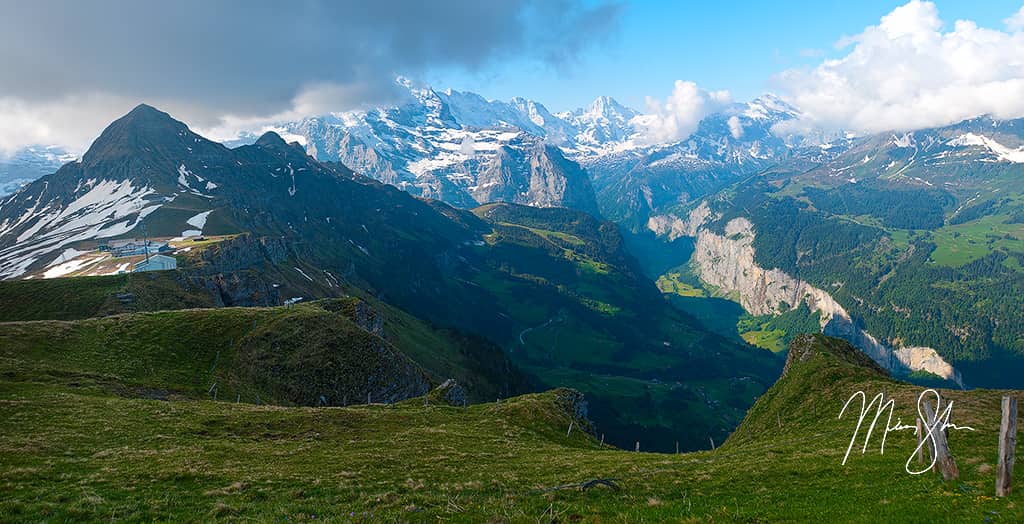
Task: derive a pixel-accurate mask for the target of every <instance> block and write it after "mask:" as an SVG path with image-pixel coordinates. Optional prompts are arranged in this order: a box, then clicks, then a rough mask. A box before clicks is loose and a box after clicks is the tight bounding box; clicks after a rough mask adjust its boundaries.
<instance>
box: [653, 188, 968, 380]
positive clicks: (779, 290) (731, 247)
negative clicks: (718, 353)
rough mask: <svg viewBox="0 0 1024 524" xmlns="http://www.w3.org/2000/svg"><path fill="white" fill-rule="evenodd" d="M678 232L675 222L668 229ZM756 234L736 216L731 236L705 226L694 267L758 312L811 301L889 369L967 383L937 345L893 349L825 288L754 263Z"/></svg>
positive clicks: (838, 332)
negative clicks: (866, 329)
mask: <svg viewBox="0 0 1024 524" xmlns="http://www.w3.org/2000/svg"><path fill="white" fill-rule="evenodd" d="M699 209H700V208H697V209H695V210H694V211H695V212H698V210H699ZM703 213H704V212H698V213H697V214H696V215H694V214H693V212H691V215H692V216H693V217H694V218H695V219H697V220H699V221H700V223H703V220H704V219H705V218H706V216H707V215H706V214H703ZM702 214H703V217H702V216H701V215H702ZM688 222H691V221H681V220H680V221H679V222H677V223H675V227H674V230H675V231H690V230H694V229H699V225H700V224H699V223H698V224H697V226H693V224H690V223H688ZM666 223H668V222H666ZM672 230H673V226H672V225H670V226H669V227H668V231H670V232H671V231H672ZM684 234H685V233H684ZM754 234H755V233H754V227H753V224H751V223H750V221H749V220H747V219H746V218H735V219H733V220H730V221H729V222H728V223H727V224H726V227H725V235H718V234H716V233H713V232H711V231H708V230H707V229H699V230H698V231H697V234H696V236H697V243H696V247H695V250H694V253H693V265H694V268H695V270H696V271H697V273H698V274H699V276H700V278H701V280H703V281H704V282H706V283H708V284H710V285H712V286H715V287H717V288H719V289H720V290H721V292H722V293H724V294H726V295H729V296H731V297H733V298H735V299H736V300H737V301H738V302H739V303H740V305H742V306H743V308H744V309H745V310H747V312H749V313H750V314H752V315H777V314H780V313H783V312H785V311H789V310H792V309H795V308H796V307H798V306H799V305H800V303H805V304H807V306H808V308H809V309H810V310H811V311H816V312H818V313H819V314H820V315H821V328H822V333H824V334H826V335H829V336H833V337H837V338H841V339H844V340H846V341H848V342H850V343H851V344H853V345H854V346H856V347H857V348H858V349H860V350H861V351H862V352H864V354H866V355H867V356H869V357H871V359H872V360H874V361H875V362H877V363H878V364H879V365H881V366H882V367H883V368H885V369H887V370H890V371H902V372H907V371H927V372H929V373H932V374H935V375H938V376H940V377H942V378H944V379H947V380H953V381H955V382H956V383H958V384H960V385H963V384H962V379H961V377H960V373H959V372H958V371H957V370H956V369H955V368H953V366H951V365H950V364H949V363H948V362H946V361H945V360H944V359H943V358H942V356H940V355H939V354H938V352H936V351H935V350H934V349H932V348H926V347H903V348H899V349H896V350H893V349H892V348H890V347H888V346H886V345H885V344H883V343H881V342H880V341H878V340H877V339H876V338H875V337H873V336H872V335H871V334H870V333H868V332H866V331H864V330H863V329H861V328H860V327H858V326H857V325H856V324H855V323H854V322H853V319H852V318H851V317H850V314H849V313H848V312H847V311H846V309H844V308H843V306H842V305H840V304H839V303H838V302H836V301H835V299H833V298H832V296H831V295H829V294H828V293H827V292H825V291H824V290H821V289H818V288H816V287H814V286H812V285H811V284H808V283H807V282H804V281H803V280H799V279H796V278H794V277H792V276H790V275H788V274H786V273H785V272H783V271H781V270H779V269H764V268H762V267H760V266H758V265H757V264H756V263H755V261H754V246H753V242H754Z"/></svg>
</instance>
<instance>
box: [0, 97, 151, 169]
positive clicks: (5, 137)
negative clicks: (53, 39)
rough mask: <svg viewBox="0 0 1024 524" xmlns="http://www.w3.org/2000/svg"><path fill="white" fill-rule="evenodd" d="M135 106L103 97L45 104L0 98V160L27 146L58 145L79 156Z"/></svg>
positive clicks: (71, 98)
mask: <svg viewBox="0 0 1024 524" xmlns="http://www.w3.org/2000/svg"><path fill="white" fill-rule="evenodd" d="M136 103H137V102H134V101H131V100H128V99H125V98H121V97H117V96H111V95H105V94H95V93H94V94H88V95H73V96H66V97H62V98H59V99H56V100H53V101H49V102H44V103H27V102H24V101H22V100H19V99H17V98H13V97H4V96H0V122H2V125H0V157H5V156H9V155H11V154H14V153H15V152H17V151H18V150H19V149H20V148H21V147H22V146H25V145H30V144H60V145H61V146H64V147H66V148H67V149H68V151H70V152H72V153H75V154H81V153H82V152H84V151H85V148H86V147H88V145H89V144H90V143H92V141H93V140H94V139H95V138H96V137H97V136H99V132H100V131H101V130H102V129H103V128H104V127H106V126H107V124H109V123H110V122H111V121H112V120H113V119H115V118H117V117H118V116H120V115H123V114H125V113H127V112H128V111H130V110H131V109H132V107H134V106H135V105H136Z"/></svg>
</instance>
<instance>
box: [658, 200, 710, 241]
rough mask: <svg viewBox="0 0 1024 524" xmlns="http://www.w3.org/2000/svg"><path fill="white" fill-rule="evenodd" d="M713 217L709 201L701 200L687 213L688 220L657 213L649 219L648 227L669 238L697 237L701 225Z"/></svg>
mask: <svg viewBox="0 0 1024 524" xmlns="http://www.w3.org/2000/svg"><path fill="white" fill-rule="evenodd" d="M710 217H711V208H710V207H708V203H707V202H706V201H705V202H701V203H700V205H699V206H697V207H696V208H694V209H692V210H691V211H690V213H689V214H687V215H686V220H683V219H680V218H678V217H676V216H675V215H657V216H652V217H650V218H649V219H647V229H650V230H651V231H653V232H654V234H656V235H658V236H667V237H668V239H669V240H675V239H677V238H679V237H695V236H697V232H698V231H699V230H700V227H701V226H702V225H704V223H706V222H707V221H708V219H709V218H710Z"/></svg>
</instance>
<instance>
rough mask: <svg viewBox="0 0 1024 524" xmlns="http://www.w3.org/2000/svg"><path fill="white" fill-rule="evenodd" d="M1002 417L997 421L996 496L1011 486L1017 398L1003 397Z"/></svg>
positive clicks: (1006, 492) (1002, 494)
mask: <svg viewBox="0 0 1024 524" xmlns="http://www.w3.org/2000/svg"><path fill="white" fill-rule="evenodd" d="M1002 407H1003V409H1002V411H1003V419H1002V422H1000V423H999V465H998V466H997V468H996V496H997V497H1005V496H1007V495H1009V494H1010V490H1011V489H1012V488H1013V460H1014V456H1015V455H1016V447H1017V399H1016V398H1014V397H1003V405H1002Z"/></svg>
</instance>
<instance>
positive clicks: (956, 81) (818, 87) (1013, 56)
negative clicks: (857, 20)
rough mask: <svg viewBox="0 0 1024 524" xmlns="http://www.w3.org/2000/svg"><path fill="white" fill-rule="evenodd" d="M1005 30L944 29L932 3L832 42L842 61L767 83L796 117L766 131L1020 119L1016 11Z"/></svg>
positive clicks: (1020, 18) (961, 23) (1019, 21)
mask: <svg viewBox="0 0 1024 524" xmlns="http://www.w3.org/2000/svg"><path fill="white" fill-rule="evenodd" d="M1005 24H1006V27H1007V30H1005V31H1004V30H1000V29H988V28H983V27H978V25H977V24H976V23H974V22H972V21H969V20H958V21H956V22H955V23H954V24H953V26H952V29H950V30H945V29H944V28H945V24H944V23H943V21H942V19H941V18H940V16H939V11H938V9H937V8H936V6H935V4H934V3H931V2H923V1H919V0H913V1H911V2H909V3H907V4H905V5H903V6H900V7H898V8H896V9H894V10H893V11H892V12H891V13H889V14H887V15H885V16H883V17H882V19H881V20H880V22H879V24H878V25H874V26H870V27H867V28H865V29H864V30H863V31H862V32H861V33H860V34H857V35H855V36H852V37H844V38H843V39H841V40H840V41H839V42H837V44H836V45H837V47H838V48H839V49H842V50H847V52H846V54H845V56H842V57H841V58H838V59H828V60H824V61H823V62H821V63H820V64H819V65H818V66H816V67H814V68H810V69H791V70H788V71H784V72H782V73H780V74H779V75H777V77H776V78H775V79H774V83H775V84H776V87H777V88H778V90H779V91H781V92H782V93H783V94H784V96H785V98H786V100H787V101H788V102H790V103H792V104H793V105H795V106H796V107H799V108H800V110H801V111H802V113H803V114H802V116H801V117H800V118H799V119H797V120H794V121H791V122H787V123H785V124H782V125H780V126H779V129H777V130H776V131H777V132H779V133H787V134H788V133H801V132H808V131H811V130H814V129H825V130H838V129H845V130H849V131H856V132H859V133H873V132H883V131H891V130H913V129H920V128H925V127H934V126H941V125H947V124H952V123H955V122H958V121H961V120H964V119H967V118H972V117H975V116H979V115H984V114H991V115H993V116H994V117H996V118H1019V117H1024V32H1022V28H1024V8H1022V10H1021V11H1018V12H1017V13H1016V14H1014V15H1012V16H1011V17H1009V18H1007V19H1006V20H1005Z"/></svg>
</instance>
